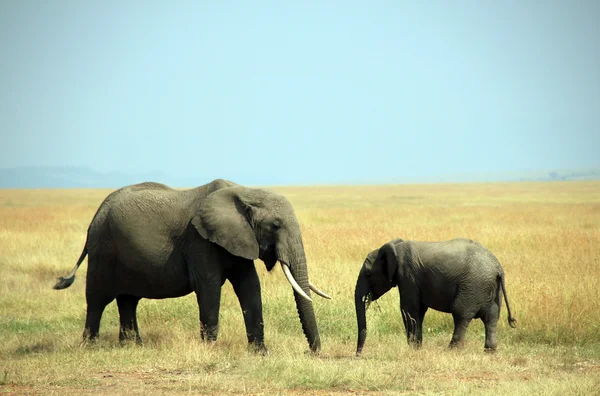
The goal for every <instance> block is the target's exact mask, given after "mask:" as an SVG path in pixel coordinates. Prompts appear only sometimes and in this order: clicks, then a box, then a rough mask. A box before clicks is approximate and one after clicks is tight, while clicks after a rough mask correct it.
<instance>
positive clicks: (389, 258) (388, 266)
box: [377, 241, 398, 287]
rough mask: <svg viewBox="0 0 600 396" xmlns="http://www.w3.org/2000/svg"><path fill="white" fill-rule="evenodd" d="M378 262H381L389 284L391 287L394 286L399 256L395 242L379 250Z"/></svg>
mask: <svg viewBox="0 0 600 396" xmlns="http://www.w3.org/2000/svg"><path fill="white" fill-rule="evenodd" d="M377 260H380V261H381V265H382V267H383V273H384V274H383V275H384V276H385V277H386V280H387V281H388V282H389V285H390V287H392V286H395V285H394V275H396V271H398V254H397V252H396V246H395V244H394V241H391V242H388V243H386V244H385V245H383V246H382V247H381V248H380V249H379V254H378V256H377Z"/></svg>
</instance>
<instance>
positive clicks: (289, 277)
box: [281, 263, 312, 302]
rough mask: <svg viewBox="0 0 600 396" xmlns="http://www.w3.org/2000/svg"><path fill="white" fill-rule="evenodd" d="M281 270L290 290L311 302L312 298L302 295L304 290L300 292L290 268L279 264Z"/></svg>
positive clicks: (300, 289)
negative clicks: (290, 287)
mask: <svg viewBox="0 0 600 396" xmlns="http://www.w3.org/2000/svg"><path fill="white" fill-rule="evenodd" d="M281 268H283V273H284V274H285V277H286V278H287V280H288V282H290V285H292V288H293V289H294V290H295V291H296V293H298V294H300V295H301V296H302V297H304V298H306V299H307V300H308V301H310V302H312V298H310V297H309V296H308V294H306V293H304V290H302V288H301V287H300V285H299V284H298V282H296V279H294V275H292V272H291V271H290V267H288V266H287V264H283V263H281Z"/></svg>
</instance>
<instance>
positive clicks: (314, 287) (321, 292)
mask: <svg viewBox="0 0 600 396" xmlns="http://www.w3.org/2000/svg"><path fill="white" fill-rule="evenodd" d="M308 286H309V287H310V290H312V291H314V292H315V293H316V294H318V295H319V296H321V297H323V298H326V299H328V300H331V297H329V296H328V295H327V293H325V292H324V291H322V290H319V288H317V286H315V285H313V284H312V283H310V282H308Z"/></svg>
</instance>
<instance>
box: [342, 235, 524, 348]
mask: <svg viewBox="0 0 600 396" xmlns="http://www.w3.org/2000/svg"><path fill="white" fill-rule="evenodd" d="M394 286H398V289H399V291H400V311H401V313H402V320H403V321H404V327H405V329H406V336H407V340H408V342H409V344H411V345H413V346H417V347H418V346H420V345H421V343H422V341H423V328H422V326H423V318H424V317H425V313H426V312H427V309H428V308H432V309H435V310H437V311H441V312H448V313H452V317H453V318H454V334H453V335H452V340H451V341H450V347H456V346H461V345H462V343H463V339H464V335H465V332H466V330H467V326H468V325H469V323H470V322H471V320H472V319H474V318H481V320H482V321H483V323H484V325H485V350H487V351H494V350H495V349H496V325H497V323H498V318H499V317H500V307H501V306H502V295H504V300H505V301H506V309H507V311H508V323H509V325H510V326H511V327H516V325H515V323H516V321H515V319H514V318H513V317H512V314H511V312H510V306H509V304H508V297H507V296H506V287H505V285H504V270H503V269H502V266H501V265H500V263H499V262H498V259H497V258H496V257H495V256H494V255H493V254H492V253H491V252H490V251H489V250H487V249H486V248H485V247H483V246H482V245H480V244H479V243H478V242H475V241H472V240H470V239H463V238H459V239H453V240H450V241H444V242H417V241H403V240H402V239H394V240H392V241H390V242H388V243H386V244H385V245H383V246H382V247H381V248H379V249H376V250H374V251H372V252H371V253H369V255H368V256H367V258H366V259H365V262H364V264H363V266H362V268H361V270H360V273H359V275H358V280H357V282H356V289H355V293H354V302H355V306H356V319H357V323H358V343H357V347H356V354H357V355H360V353H361V352H362V349H363V347H364V344H365V340H366V338H367V321H366V316H365V311H366V309H367V307H368V305H369V303H370V302H371V301H375V300H377V299H378V298H379V297H381V296H382V295H383V294H385V293H386V292H387V291H388V290H390V289H391V288H392V287H394Z"/></svg>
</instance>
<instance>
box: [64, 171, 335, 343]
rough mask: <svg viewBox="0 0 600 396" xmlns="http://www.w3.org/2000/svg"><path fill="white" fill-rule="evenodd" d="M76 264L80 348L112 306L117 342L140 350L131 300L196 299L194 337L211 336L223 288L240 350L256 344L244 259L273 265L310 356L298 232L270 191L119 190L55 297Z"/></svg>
mask: <svg viewBox="0 0 600 396" xmlns="http://www.w3.org/2000/svg"><path fill="white" fill-rule="evenodd" d="M86 255H89V258H88V273H87V279H86V293H85V295H86V301H87V315H86V321H85V329H84V332H83V338H84V341H85V340H87V339H91V340H93V339H95V338H97V337H98V331H99V328H100V319H101V317H102V312H103V311H104V308H105V307H106V305H107V304H109V303H110V302H111V301H113V300H114V299H115V298H116V300H117V306H118V309H119V317H120V331H119V339H120V340H121V341H124V340H126V339H130V338H132V339H135V340H136V341H138V342H140V341H141V337H140V334H139V331H138V324H137V319H136V308H137V305H138V302H139V300H140V299H141V298H153V299H162V298H172V297H181V296H184V295H187V294H189V293H191V292H195V293H196V297H197V301H198V306H199V309H200V328H201V338H202V340H206V341H215V340H216V339H217V334H218V325H219V307H220V300H221V286H222V285H223V284H224V283H225V280H229V281H230V282H231V284H232V286H233V289H234V291H235V293H236V295H237V297H238V299H239V302H240V305H241V308H242V312H243V315H244V322H245V325H246V333H247V336H248V342H249V343H250V344H251V345H253V346H254V347H256V349H257V350H258V351H262V352H267V348H266V347H265V344H264V328H263V316H262V300H261V291H260V282H259V278H258V275H257V273H256V268H255V267H254V263H253V260H255V259H257V258H260V259H261V260H262V261H263V262H264V263H265V265H266V267H267V269H268V270H269V271H270V270H272V269H273V267H274V266H275V264H276V263H277V261H279V262H280V263H281V265H282V267H283V270H284V273H285V275H286V277H287V279H288V281H289V282H290V283H291V285H292V287H293V288H294V297H295V299H296V306H297V309H298V314H299V316H300V321H301V323H302V329H303V330H304V334H305V335H306V338H307V340H308V343H309V346H310V349H311V350H312V351H318V350H319V348H320V346H321V342H320V339H319V331H318V328H317V322H316V318H315V314H314V310H313V306H312V300H311V298H310V290H311V289H312V290H313V291H315V292H316V293H317V294H321V295H322V296H324V297H327V295H326V294H324V293H323V292H320V291H318V289H317V288H315V287H314V286H313V285H312V284H311V283H310V282H309V280H308V271H307V265H306V256H305V253H304V247H303V244H302V235H301V233H300V226H299V224H298V220H297V219H296V215H295V213H294V209H293V208H292V205H291V204H290V203H289V201H288V200H287V199H286V198H284V197H283V196H281V195H279V194H276V193H274V192H270V191H266V190H262V189H257V188H248V187H243V186H240V185H237V184H235V183H233V182H230V181H227V180H222V179H217V180H214V181H212V182H211V183H208V184H206V185H203V186H200V187H197V188H194V189H190V190H183V191H182V190H175V189H172V188H170V187H168V186H165V185H163V184H159V183H151V182H148V183H141V184H135V185H131V186H127V187H124V188H121V189H119V190H117V191H115V192H113V193H111V194H110V195H109V196H108V197H107V198H106V199H105V200H104V202H102V204H101V205H100V207H99V208H98V211H97V212H96V214H95V216H94V218H93V219H92V222H91V223H90V226H89V228H88V232H87V240H86V243H85V246H84V248H83V252H82V253H81V256H80V257H79V260H78V261H77V264H76V265H75V268H74V269H73V271H72V272H71V273H70V274H69V275H68V276H67V277H61V278H59V279H58V282H57V283H56V285H55V286H54V288H55V289H64V288H67V287H69V286H70V285H71V284H72V283H73V281H74V280H75V272H76V271H77V269H78V268H79V266H80V265H81V262H82V261H83V259H84V258H85V256H86Z"/></svg>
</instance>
